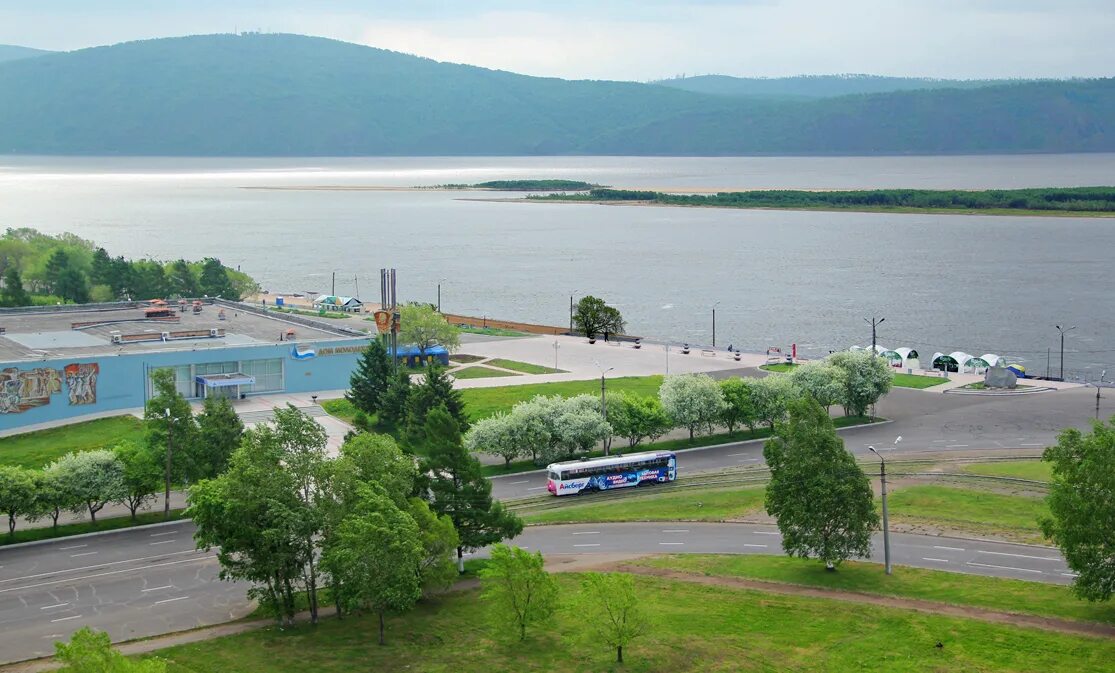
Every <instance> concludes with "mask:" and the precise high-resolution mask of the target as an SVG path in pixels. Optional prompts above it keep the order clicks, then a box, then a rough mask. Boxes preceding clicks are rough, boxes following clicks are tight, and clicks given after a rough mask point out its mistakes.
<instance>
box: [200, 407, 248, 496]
mask: <svg viewBox="0 0 1115 673" xmlns="http://www.w3.org/2000/svg"><path fill="white" fill-rule="evenodd" d="M197 427H198V443H197V450H196V451H195V458H194V464H195V467H196V471H197V475H196V476H197V477H198V478H210V477H215V476H217V475H219V474H221V473H222V472H224V471H225V470H226V469H228V461H229V458H231V457H232V452H233V451H235V450H236V449H237V448H238V447H239V446H240V441H241V439H242V438H243V435H244V423H243V421H241V420H240V416H239V414H237V413H236V410H235V409H233V408H232V402H230V401H229V400H228V398H227V397H207V398H205V402H204V403H203V404H202V408H201V413H200V414H198V415H197Z"/></svg>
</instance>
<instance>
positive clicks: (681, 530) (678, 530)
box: [662, 528, 689, 533]
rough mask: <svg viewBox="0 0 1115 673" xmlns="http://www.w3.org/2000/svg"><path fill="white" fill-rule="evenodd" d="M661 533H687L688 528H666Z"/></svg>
mask: <svg viewBox="0 0 1115 673" xmlns="http://www.w3.org/2000/svg"><path fill="white" fill-rule="evenodd" d="M662 532H663V533H688V532H689V529H688V528H667V529H665V530H663V531H662Z"/></svg>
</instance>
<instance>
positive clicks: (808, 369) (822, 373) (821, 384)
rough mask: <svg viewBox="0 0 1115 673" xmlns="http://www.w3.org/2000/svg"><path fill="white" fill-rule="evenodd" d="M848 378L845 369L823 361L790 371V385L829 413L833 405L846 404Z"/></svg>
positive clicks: (802, 365) (809, 363) (799, 366)
mask: <svg viewBox="0 0 1115 673" xmlns="http://www.w3.org/2000/svg"><path fill="white" fill-rule="evenodd" d="M847 376H848V375H847V373H846V372H845V370H844V369H842V368H840V367H837V366H836V365H834V364H832V363H830V362H827V361H825V360H821V361H819V362H808V363H805V364H800V365H798V366H797V367H794V368H793V369H792V370H790V383H792V384H793V385H794V387H795V388H797V389H798V390H799V391H800V392H801V393H802V394H804V395H808V396H810V397H812V398H813V399H814V400H816V402H817V404H819V405H821V406H822V407H824V408H825V411H828V409H829V407H831V406H832V405H834V404H842V403H843V402H844V395H845V393H846V390H847V381H846V378H847Z"/></svg>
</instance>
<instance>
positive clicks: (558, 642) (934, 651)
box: [156, 575, 1115, 673]
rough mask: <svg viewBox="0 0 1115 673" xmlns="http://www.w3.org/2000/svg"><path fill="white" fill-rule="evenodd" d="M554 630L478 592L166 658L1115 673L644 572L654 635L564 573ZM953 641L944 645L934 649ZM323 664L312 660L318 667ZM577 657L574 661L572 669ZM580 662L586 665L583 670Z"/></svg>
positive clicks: (423, 667) (1008, 636)
mask: <svg viewBox="0 0 1115 673" xmlns="http://www.w3.org/2000/svg"><path fill="white" fill-rule="evenodd" d="M558 582H559V586H560V588H561V596H562V600H563V605H562V609H560V610H559V611H558V613H557V615H556V617H555V619H554V621H553V623H552V624H548V625H544V626H542V627H540V628H535V629H533V630H532V631H529V632H528V640H527V641H526V642H525V643H520V642H517V641H516V642H509V641H504V640H502V639H501V640H495V639H493V633H498V631H497V630H495V629H493V628H492V627H490V626H489V622H488V621H487V620H486V619H485V617H484V614H483V612H482V611H483V609H484V607H483V603H482V602H481V601H480V600H479V599H478V596H477V593H476V591H475V590H472V591H465V592H459V593H455V594H450V595H447V596H444V597H442V598H439V599H437V600H434V601H430V602H427V603H424V604H422V605H419V606H418V608H417V609H415V610H414V611H413V612H410V613H408V614H405V615H402V616H398V617H395V616H392V617H389V618H388V620H387V645H386V646H385V647H380V646H378V645H376V638H375V631H376V618H375V616H373V615H365V616H355V617H351V618H348V619H345V620H343V621H337V620H326V621H324V622H323V623H322V624H320V625H318V626H317V627H311V626H309V625H308V624H300V625H298V626H295V627H293V628H286V629H283V630H280V629H278V628H276V627H271V628H268V629H264V630H261V631H253V632H249V633H244V634H239V635H235V636H229V637H225V638H220V639H216V640H210V641H206V642H200V643H193V644H187V645H181V646H178V647H173V648H169V649H166V650H162V651H161V652H158V653H156V654H157V655H158V656H161V657H163V658H164V659H166V660H167V661H168V662H169V667H168V670H169V671H171V672H172V673H217V672H221V673H223V672H225V671H237V672H242V673H272V672H274V673H279V672H283V673H285V672H286V671H289V670H291V667H292V662H303V665H305V666H310V667H312V669H313V670H314V671H315V672H320V673H340V672H344V673H349V672H350V671H402V670H407V671H415V672H423V673H425V672H438V673H447V672H450V671H452V672H454V673H491V672H492V671H536V672H542V671H568V670H571V669H573V670H584V671H619V670H622V671H628V672H630V673H646V672H650V671H670V672H671V673H674V672H676V673H689V672H698V671H700V672H704V671H723V672H727V671H741V670H742V671H818V672H820V671H825V672H831V673H843V672H846V671H857V672H860V671H915V672H920V671H925V672H931V671H932V672H936V671H981V672H983V673H997V672H999V671H1042V672H1043V673H1056V672H1060V671H1066V672H1071V673H1092V672H1097V673H1098V672H1100V671H1109V670H1110V665H1111V661H1112V659H1113V657H1115V641H1111V640H1106V639H1100V638H1085V637H1078V636H1069V635H1063V634H1056V633H1050V632H1045V631H1038V630H1034V629H1022V628H1017V627H1012V626H1007V625H1000V624H990V623H985V622H978V621H975V620H967V619H961V618H954V617H943V616H938V615H930V614H923V613H918V612H914V611H911V610H903V609H898V608H879V607H874V606H866V605H861V604H853V603H846V602H839V601H834V600H820V599H815V598H804V597H797V596H785V595H777V594H771V593H765V592H760V591H751V590H742V589H734V588H725V587H715V586H700V585H696V584H690V583H685V582H670V581H666V580H661V579H657V578H649V577H637V578H636V584H637V588H638V590H639V595H640V605H642V606H643V608H644V609H645V611H646V614H648V615H649V617H650V625H649V628H648V630H647V632H646V634H645V635H644V636H643V637H642V638H641V639H639V640H637V641H635V642H634V643H633V644H631V645H630V646H629V647H628V648H625V651H624V659H625V661H626V664H625V665H624V666H622V667H620V666H617V665H615V664H614V663H612V662H613V661H614V658H615V653H614V651H612V650H611V649H610V648H608V647H607V646H606V645H601V644H600V643H599V640H598V639H596V638H592V637H591V636H590V635H589V634H588V633H587V632H586V631H587V625H586V624H585V623H584V620H583V617H582V613H581V612H579V611H577V610H573V609H570V608H569V607H568V606H570V605H571V600H570V599H571V596H572V594H574V593H575V592H576V591H577V590H578V577H577V576H576V575H560V576H558ZM938 641H940V642H942V643H943V644H944V646H943V647H941V648H937V647H936V646H935V645H936V643H937V642H938ZM311 662H312V663H311ZM573 662H575V663H573ZM571 663H573V665H572V666H571Z"/></svg>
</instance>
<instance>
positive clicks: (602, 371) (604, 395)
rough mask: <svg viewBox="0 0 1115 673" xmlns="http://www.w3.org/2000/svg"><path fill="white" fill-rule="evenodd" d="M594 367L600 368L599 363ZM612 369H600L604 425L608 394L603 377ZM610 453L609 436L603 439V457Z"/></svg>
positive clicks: (601, 410) (610, 440) (601, 411)
mask: <svg viewBox="0 0 1115 673" xmlns="http://www.w3.org/2000/svg"><path fill="white" fill-rule="evenodd" d="M596 366H597V367H600V363H599V362H597V363H596ZM613 369H615V367H608V368H607V369H604V368H603V367H600V415H601V416H603V418H604V422H605V423H607V422H608V393H607V387H606V383H605V380H604V375H605V374H607V373H608V372H610V371H612V370H613ZM611 451H612V438H611V437H610V436H609V437H606V438H605V439H604V455H605V456H609V455H611Z"/></svg>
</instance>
